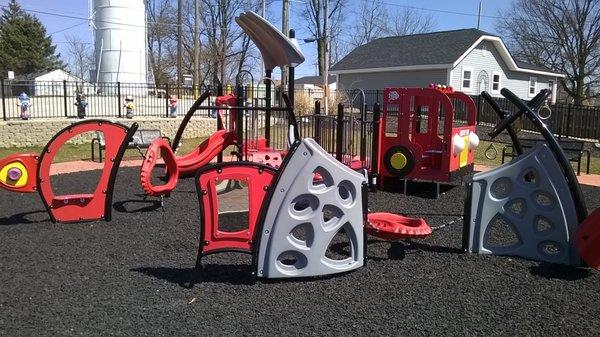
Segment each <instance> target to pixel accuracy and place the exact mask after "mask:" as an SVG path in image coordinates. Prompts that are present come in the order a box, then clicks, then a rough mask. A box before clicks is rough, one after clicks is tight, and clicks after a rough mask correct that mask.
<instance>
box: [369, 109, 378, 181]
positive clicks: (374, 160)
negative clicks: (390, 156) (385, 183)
mask: <svg viewBox="0 0 600 337" xmlns="http://www.w3.org/2000/svg"><path fill="white" fill-rule="evenodd" d="M380 123H381V109H380V107H379V103H375V105H373V136H372V137H373V141H372V148H371V176H370V179H369V186H370V187H371V190H375V189H376V188H377V178H378V177H379V167H378V165H379V132H380V126H379V124H380Z"/></svg>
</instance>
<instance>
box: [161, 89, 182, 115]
mask: <svg viewBox="0 0 600 337" xmlns="http://www.w3.org/2000/svg"><path fill="white" fill-rule="evenodd" d="M156 93H157V95H158V89H157V90H156ZM177 98H178V99H179V97H177ZM165 117H169V83H166V84H165Z"/></svg>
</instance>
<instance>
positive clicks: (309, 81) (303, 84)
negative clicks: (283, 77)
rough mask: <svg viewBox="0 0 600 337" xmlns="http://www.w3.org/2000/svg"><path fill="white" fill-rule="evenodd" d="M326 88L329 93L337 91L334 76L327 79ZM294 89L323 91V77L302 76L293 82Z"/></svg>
mask: <svg viewBox="0 0 600 337" xmlns="http://www.w3.org/2000/svg"><path fill="white" fill-rule="evenodd" d="M327 86H328V87H329V91H332V90H336V89H337V82H336V76H334V75H329V78H328V79H327ZM294 89H296V90H302V89H304V90H309V89H311V90H314V89H317V90H322V89H323V76H304V77H300V78H297V79H295V80H294Z"/></svg>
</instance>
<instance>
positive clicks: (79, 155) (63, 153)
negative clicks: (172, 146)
mask: <svg viewBox="0 0 600 337" xmlns="http://www.w3.org/2000/svg"><path fill="white" fill-rule="evenodd" d="M205 139H206V137H200V138H189V139H184V141H183V144H182V145H181V148H180V149H179V150H178V151H177V153H178V154H185V153H187V152H188V151H191V150H192V149H193V148H195V147H196V146H198V144H200V143H201V142H202V141H204V140H205ZM43 148H44V147H43V146H33V147H12V148H0V158H4V157H6V156H8V155H11V154H13V153H36V154H39V153H41V151H42V150H43ZM142 152H143V153H146V149H142ZM96 156H98V153H97V148H96ZM141 158H142V157H141V156H140V153H139V152H138V150H137V149H128V150H126V151H125V155H124V157H123V159H141ZM91 159H92V152H91V148H90V144H89V143H86V144H65V145H64V146H63V147H61V148H60V150H59V152H58V153H57V154H56V157H54V162H55V163H60V162H67V161H75V160H91ZM96 160H98V159H97V157H96Z"/></svg>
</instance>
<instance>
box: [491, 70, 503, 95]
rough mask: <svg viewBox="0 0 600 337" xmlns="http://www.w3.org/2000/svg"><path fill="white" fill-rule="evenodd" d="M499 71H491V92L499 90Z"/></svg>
mask: <svg viewBox="0 0 600 337" xmlns="http://www.w3.org/2000/svg"><path fill="white" fill-rule="evenodd" d="M500 78H501V76H500V73H499V72H497V71H494V72H492V92H499V91H500Z"/></svg>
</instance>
